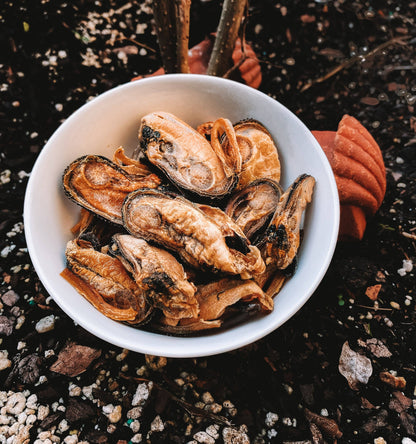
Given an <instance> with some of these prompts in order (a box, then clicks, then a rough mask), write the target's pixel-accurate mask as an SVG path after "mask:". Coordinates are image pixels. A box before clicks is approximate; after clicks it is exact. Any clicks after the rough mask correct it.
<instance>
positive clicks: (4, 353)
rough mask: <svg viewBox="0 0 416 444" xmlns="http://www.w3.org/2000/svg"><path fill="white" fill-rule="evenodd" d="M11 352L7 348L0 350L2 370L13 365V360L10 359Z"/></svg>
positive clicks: (0, 368)
mask: <svg viewBox="0 0 416 444" xmlns="http://www.w3.org/2000/svg"><path fill="white" fill-rule="evenodd" d="M8 356H9V352H8V351H7V350H0V371H2V370H5V369H6V368H9V367H10V366H11V365H12V361H10V359H8V358H7V357H8Z"/></svg>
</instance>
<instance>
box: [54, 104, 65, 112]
mask: <svg viewBox="0 0 416 444" xmlns="http://www.w3.org/2000/svg"><path fill="white" fill-rule="evenodd" d="M55 109H56V111H59V112H61V111H62V110H63V109H64V106H63V105H62V103H56V104H55Z"/></svg>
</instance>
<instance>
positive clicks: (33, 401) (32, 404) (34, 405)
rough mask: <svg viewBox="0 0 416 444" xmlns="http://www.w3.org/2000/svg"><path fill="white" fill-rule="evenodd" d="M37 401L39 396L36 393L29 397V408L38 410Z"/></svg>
mask: <svg viewBox="0 0 416 444" xmlns="http://www.w3.org/2000/svg"><path fill="white" fill-rule="evenodd" d="M37 402H38V397H37V396H36V395H35V394H33V395H30V396H29V397H28V398H27V401H26V407H28V408H29V409H35V410H36V409H37V408H38V404H37Z"/></svg>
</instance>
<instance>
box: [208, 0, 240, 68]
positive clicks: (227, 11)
mask: <svg viewBox="0 0 416 444" xmlns="http://www.w3.org/2000/svg"><path fill="white" fill-rule="evenodd" d="M246 6H247V0H224V3H223V7H222V13H221V18H220V23H219V25H218V29H217V36H216V38H215V42H214V48H213V50H212V54H211V57H210V60H209V63H208V70H207V74H209V75H212V76H222V75H224V74H225V73H226V72H227V71H228V69H229V63H230V60H231V56H232V53H233V50H234V45H235V41H236V39H237V34H238V30H239V28H240V24H241V20H242V18H243V14H244V11H245V9H246Z"/></svg>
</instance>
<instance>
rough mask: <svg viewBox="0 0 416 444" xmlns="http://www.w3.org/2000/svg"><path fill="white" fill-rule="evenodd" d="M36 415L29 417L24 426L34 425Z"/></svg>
mask: <svg viewBox="0 0 416 444" xmlns="http://www.w3.org/2000/svg"><path fill="white" fill-rule="evenodd" d="M36 419H37V418H36V415H29V416H28V417H27V419H26V424H27V425H31V424H34V423H35V422H36Z"/></svg>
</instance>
